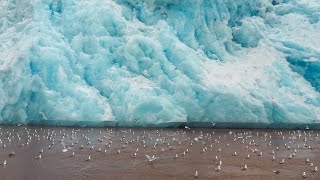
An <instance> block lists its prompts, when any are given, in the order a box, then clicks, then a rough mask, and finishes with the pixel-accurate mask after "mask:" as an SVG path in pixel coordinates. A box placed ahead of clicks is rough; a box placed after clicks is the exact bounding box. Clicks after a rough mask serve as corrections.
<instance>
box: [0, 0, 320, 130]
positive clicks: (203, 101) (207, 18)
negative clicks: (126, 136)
mask: <svg viewBox="0 0 320 180" xmlns="http://www.w3.org/2000/svg"><path fill="white" fill-rule="evenodd" d="M319 92H320V2H319V1H318V0H1V1H0V122H1V123H3V124H5V123H33V124H37V123H46V122H47V121H48V122H49V121H55V122H60V123H59V124H65V123H70V122H71V123H74V124H77V123H79V122H82V121H85V122H86V123H87V124H89V125H90V123H95V122H101V121H113V122H115V123H116V124H117V125H137V126H148V125H159V126H161V125H162V124H166V123H170V122H175V123H184V122H249V123H317V122H320V93H319Z"/></svg>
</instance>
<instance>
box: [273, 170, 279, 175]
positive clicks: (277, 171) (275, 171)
mask: <svg viewBox="0 0 320 180" xmlns="http://www.w3.org/2000/svg"><path fill="white" fill-rule="evenodd" d="M272 171H273V172H274V173H276V174H279V173H280V171H279V170H272Z"/></svg>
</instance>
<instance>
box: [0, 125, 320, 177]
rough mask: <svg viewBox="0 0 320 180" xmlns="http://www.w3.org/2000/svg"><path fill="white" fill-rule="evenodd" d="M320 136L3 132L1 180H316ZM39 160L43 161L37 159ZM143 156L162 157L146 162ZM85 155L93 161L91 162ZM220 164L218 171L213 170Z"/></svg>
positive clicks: (286, 132) (117, 130)
mask: <svg viewBox="0 0 320 180" xmlns="http://www.w3.org/2000/svg"><path fill="white" fill-rule="evenodd" d="M319 133H320V132H319V131H312V130H301V131H298V130H294V131H292V130H277V131H274V130H247V129H236V130H233V129H209V128H202V129H194V128H191V129H170V128H165V129H160V128H158V129H156V128H153V129H152V128H140V129H135V128H131V129H130V128H108V129H107V128H93V129H92V128H73V127H72V128H65V127H38V126H36V127H30V126H20V127H13V126H1V127H0V139H1V140H2V141H1V143H0V174H1V179H3V180H15V179H17V180H18V179H49V180H51V179H74V180H78V179H101V180H102V179H195V177H194V172H195V171H198V173H199V175H198V179H210V178H211V179H212V178H214V179H237V180H239V179H243V180H255V179H261V180H262V179H265V180H269V179H281V180H282V179H285V180H286V179H288V180H292V179H299V180H300V179H303V178H302V173H303V172H306V174H307V179H314V180H318V179H319V176H320V172H314V171H312V169H313V168H314V167H316V166H318V167H319V164H320V149H319V148H320V143H319V142H320V138H319ZM4 145H5V146H4ZM81 147H83V148H81ZM277 147H278V150H277ZM64 148H65V149H67V151H64ZM119 150H120V153H118V151H119ZM42 151H43V152H42ZM273 151H274V154H272V153H273ZM12 152H14V153H12ZM72 152H74V155H72V154H73V153H72ZM234 152H237V156H233V155H232V154H234ZM260 152H262V155H261V156H260ZM10 153H11V154H14V155H13V156H12V155H11V156H10V155H9V154H10ZM135 153H136V155H135ZM40 154H41V155H42V157H41V159H39V158H37V157H38V156H39V155H40ZM145 154H147V155H150V156H153V155H155V157H157V158H158V159H156V160H155V161H153V162H152V163H149V162H148V159H147V158H146V156H145ZM248 154H249V155H250V156H251V158H250V159H248V158H247V156H248ZM293 154H294V155H293ZM176 155H177V157H176ZM290 155H292V156H293V157H292V158H291V159H289V156H290ZM88 156H90V157H91V160H90V161H86V159H87V158H88ZM273 156H275V160H272V157H273ZM215 157H217V158H218V160H217V159H215ZM307 158H309V160H310V162H309V163H306V162H305V161H306V159H307ZM282 159H285V160H284V161H285V163H283V164H280V163H279V162H280V161H281V160H282ZM220 160H221V161H222V165H221V171H216V170H215V169H216V168H217V163H219V161H220ZM4 161H6V162H7V163H6V165H5V166H4V165H2V163H3V162H4ZM244 164H247V166H248V169H247V170H245V171H243V170H241V167H242V166H243V165H244ZM311 164H312V165H311ZM273 170H278V171H279V172H280V173H278V174H276V173H274V172H273Z"/></svg>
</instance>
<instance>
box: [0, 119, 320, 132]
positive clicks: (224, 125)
mask: <svg viewBox="0 0 320 180" xmlns="http://www.w3.org/2000/svg"><path fill="white" fill-rule="evenodd" d="M213 123H214V125H213ZM0 125H2V126H4V125H5V126H6V125H8V126H12V125H17V124H16V123H11V122H8V123H5V124H4V123H0ZM18 125H19V126H20V125H27V126H53V127H54V126H56V127H92V128H98V127H100V128H101V127H106V128H107V127H118V128H132V127H133V128H185V127H186V126H187V127H190V128H213V129H297V130H305V129H306V128H308V129H309V130H319V129H320V123H247V122H184V123H181V122H170V123H159V124H152V123H150V124H145V123H144V124H136V125H135V124H131V125H127V124H121V121H120V122H117V121H61V120H56V121H55V120H42V121H29V122H26V123H23V124H18Z"/></svg>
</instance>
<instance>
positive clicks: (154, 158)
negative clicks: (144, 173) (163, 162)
mask: <svg viewBox="0 0 320 180" xmlns="http://www.w3.org/2000/svg"><path fill="white" fill-rule="evenodd" d="M145 156H146V157H147V158H148V160H149V163H151V162H153V161H155V160H157V159H158V157H155V156H154V155H153V156H152V157H151V156H149V155H147V154H145Z"/></svg>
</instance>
